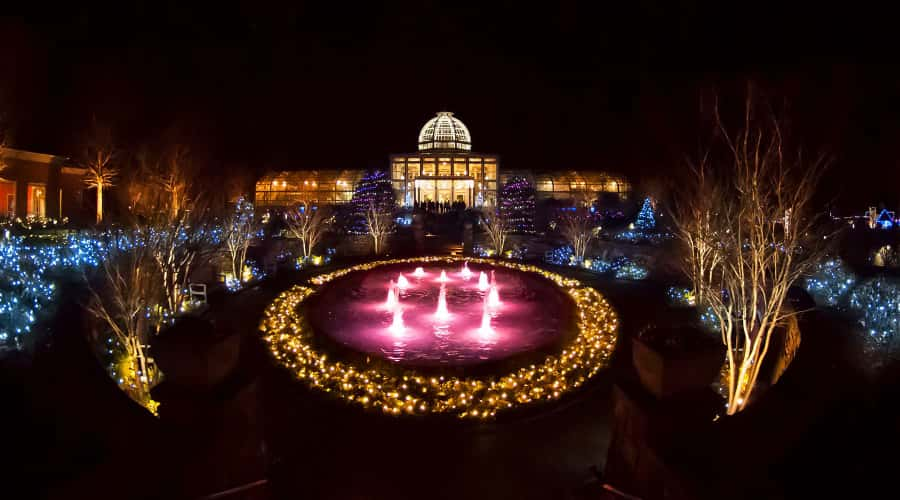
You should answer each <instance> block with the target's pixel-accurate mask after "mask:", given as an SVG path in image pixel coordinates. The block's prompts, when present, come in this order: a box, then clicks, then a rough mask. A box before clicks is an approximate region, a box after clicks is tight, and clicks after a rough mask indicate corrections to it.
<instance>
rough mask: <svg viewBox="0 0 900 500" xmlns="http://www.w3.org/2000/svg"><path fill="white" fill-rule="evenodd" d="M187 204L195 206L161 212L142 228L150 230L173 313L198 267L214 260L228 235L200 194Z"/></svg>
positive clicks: (165, 303)
mask: <svg viewBox="0 0 900 500" xmlns="http://www.w3.org/2000/svg"><path fill="white" fill-rule="evenodd" d="M187 205H188V206H190V207H191V210H184V209H183V210H181V211H179V212H177V213H175V214H170V213H166V212H162V213H159V214H157V215H156V217H155V218H153V219H151V220H150V221H149V223H148V224H147V225H146V226H144V227H142V229H141V230H142V231H146V232H147V242H146V244H147V245H148V246H149V251H150V253H151V256H152V257H153V262H154V263H155V264H156V269H157V271H158V272H159V276H160V286H161V287H162V289H163V293H164V301H163V306H164V307H165V308H166V309H167V311H168V314H169V315H172V314H175V313H177V312H178V311H179V309H180V305H181V302H182V299H183V297H184V292H185V290H186V289H187V286H188V283H189V280H190V278H191V275H192V274H193V272H194V270H196V269H197V268H198V267H199V266H201V265H203V264H206V263H208V262H209V261H210V259H211V258H212V257H213V255H215V253H216V252H217V251H218V250H219V248H220V247H221V245H222V243H223V238H224V237H225V236H224V235H223V233H222V230H221V229H218V228H215V227H213V225H212V224H211V223H210V221H209V219H208V217H205V215H206V214H205V210H203V209H202V208H201V206H199V204H198V202H197V199H196V198H195V199H193V200H190V201H189V202H188V203H187Z"/></svg>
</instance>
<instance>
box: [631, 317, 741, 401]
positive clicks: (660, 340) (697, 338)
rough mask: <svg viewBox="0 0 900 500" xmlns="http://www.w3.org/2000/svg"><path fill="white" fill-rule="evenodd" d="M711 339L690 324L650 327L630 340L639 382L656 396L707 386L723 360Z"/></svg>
mask: <svg viewBox="0 0 900 500" xmlns="http://www.w3.org/2000/svg"><path fill="white" fill-rule="evenodd" d="M724 355H725V353H724V350H723V349H722V347H721V346H720V345H718V343H716V342H715V340H713V339H711V338H709V337H708V336H706V335H705V334H703V333H702V332H700V331H698V330H696V329H695V328H692V327H666V328H654V329H652V330H648V331H646V332H643V333H642V334H641V335H640V336H637V337H634V338H633V339H632V350H631V356H632V362H633V363H634V368H635V370H636V371H637V374H638V378H639V379H640V381H641V384H642V385H643V386H644V388H645V389H647V391H649V392H650V393H651V394H653V395H654V396H656V397H657V398H659V399H666V398H671V397H673V396H677V395H681V394H685V393H689V392H695V391H698V390H701V389H704V388H706V387H708V386H709V385H710V384H711V383H712V382H713V381H714V380H715V378H716V376H717V375H718V373H719V371H720V369H721V368H722V363H723V362H724V359H725V358H724Z"/></svg>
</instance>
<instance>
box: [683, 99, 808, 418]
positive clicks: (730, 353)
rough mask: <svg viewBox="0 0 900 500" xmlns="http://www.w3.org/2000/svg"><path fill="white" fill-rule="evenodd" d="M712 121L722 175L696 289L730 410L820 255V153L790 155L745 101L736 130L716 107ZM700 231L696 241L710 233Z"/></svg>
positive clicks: (775, 127)
mask: <svg viewBox="0 0 900 500" xmlns="http://www.w3.org/2000/svg"><path fill="white" fill-rule="evenodd" d="M716 121H717V126H718V130H719V132H720V134H719V135H720V136H721V137H722V138H723V140H724V143H725V146H726V147H725V156H724V158H723V159H722V160H721V163H722V164H721V166H722V171H723V175H720V176H718V177H717V178H716V185H717V189H719V190H721V192H722V196H719V197H717V199H716V206H714V207H712V208H711V209H710V210H709V211H710V212H711V213H712V215H713V218H714V220H715V224H716V226H715V228H714V229H713V230H712V236H711V238H712V242H711V243H712V245H713V250H712V251H713V252H714V253H717V254H718V255H717V256H716V259H717V261H716V264H715V265H714V266H713V267H712V269H711V278H710V279H709V280H708V281H706V282H704V283H701V284H700V286H701V287H702V288H703V298H704V302H705V304H706V305H707V306H708V307H709V308H710V310H711V311H712V314H713V315H714V316H715V318H716V320H717V322H718V326H719V331H720V333H721V337H722V342H723V343H724V344H725V347H726V358H727V361H726V375H727V377H726V378H727V396H728V409H727V413H728V414H730V415H732V414H735V413H737V412H739V411H741V410H743V409H744V408H745V407H746V406H747V404H748V403H749V402H750V400H751V398H752V396H753V395H754V392H753V391H754V389H755V388H756V383H757V379H758V377H759V374H760V370H761V369H762V367H763V364H764V363H763V362H764V360H765V359H766V355H767V354H768V352H769V347H770V345H771V340H772V336H773V334H774V333H775V332H776V331H778V329H779V328H784V327H785V325H786V324H787V322H788V320H789V319H790V318H791V316H793V315H795V314H796V312H795V311H794V310H793V309H792V308H790V307H789V306H787V305H786V304H785V299H786V298H787V293H788V290H789V289H790V287H791V286H792V285H794V283H796V282H797V280H799V279H800V278H801V276H803V274H804V273H806V272H807V271H808V270H809V269H810V268H811V267H812V265H813V264H814V263H815V262H816V261H817V259H818V258H819V252H818V251H817V250H818V248H819V242H821V236H820V237H819V238H815V237H813V235H814V234H815V231H814V227H813V222H814V220H813V217H812V216H811V215H810V213H809V209H810V201H811V198H812V196H813V192H814V189H815V185H816V181H817V179H818V175H819V173H820V171H821V169H822V166H823V158H822V157H819V158H817V159H814V160H812V161H808V160H807V159H806V158H804V157H803V155H802V154H801V153H800V152H799V151H798V152H796V153H794V152H788V151H787V147H786V145H785V141H784V138H783V134H782V127H781V125H780V123H779V122H778V120H777V119H775V118H774V117H772V116H769V117H767V118H765V119H761V118H757V117H756V116H754V113H753V106H752V100H751V99H750V98H748V99H747V102H746V106H745V113H744V122H743V127H742V129H741V130H740V131H739V132H738V133H737V134H734V135H731V134H729V133H728V131H727V130H726V127H725V126H724V124H723V121H722V120H721V118H720V117H719V114H718V109H716ZM786 213H789V214H791V220H790V223H789V224H785V219H784V216H785V214H786ZM688 227H690V226H688ZM703 231H704V229H702V228H701V229H699V230H697V234H696V236H697V238H698V239H707V238H710V236H708V235H705V234H702V233H703ZM687 232H688V233H690V230H688V231H687ZM683 239H684V237H683Z"/></svg>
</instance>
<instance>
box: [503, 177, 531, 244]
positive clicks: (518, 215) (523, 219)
mask: <svg viewBox="0 0 900 500" xmlns="http://www.w3.org/2000/svg"><path fill="white" fill-rule="evenodd" d="M500 216H501V217H503V218H504V219H505V220H506V223H507V224H508V226H509V230H510V231H512V232H517V233H533V232H534V186H532V185H531V183H530V182H528V180H527V179H525V178H523V177H512V178H510V179H509V181H507V183H506V184H504V185H503V189H502V190H501V191H500Z"/></svg>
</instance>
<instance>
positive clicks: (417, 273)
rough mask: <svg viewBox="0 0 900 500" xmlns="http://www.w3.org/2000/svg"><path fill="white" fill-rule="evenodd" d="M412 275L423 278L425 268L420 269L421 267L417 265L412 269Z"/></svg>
mask: <svg viewBox="0 0 900 500" xmlns="http://www.w3.org/2000/svg"><path fill="white" fill-rule="evenodd" d="M413 276H414V277H416V278H424V277H425V270H424V269H422V268H421V267H417V268H416V270H415V271H413Z"/></svg>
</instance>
